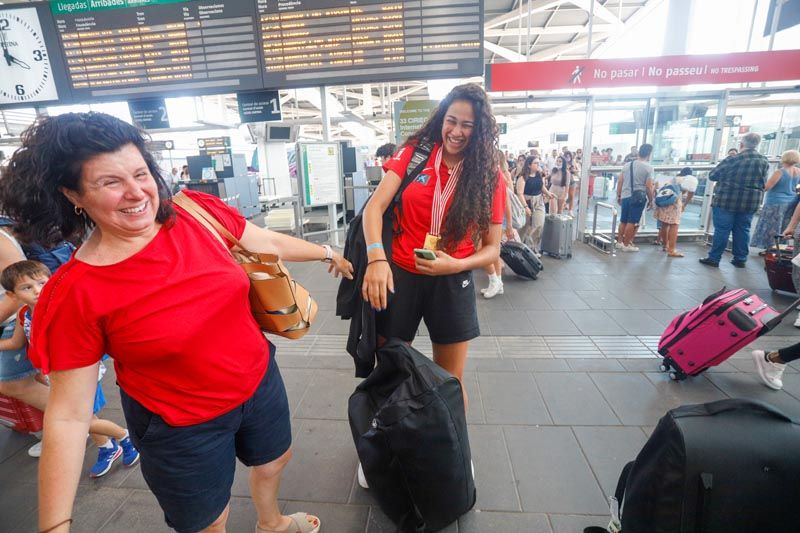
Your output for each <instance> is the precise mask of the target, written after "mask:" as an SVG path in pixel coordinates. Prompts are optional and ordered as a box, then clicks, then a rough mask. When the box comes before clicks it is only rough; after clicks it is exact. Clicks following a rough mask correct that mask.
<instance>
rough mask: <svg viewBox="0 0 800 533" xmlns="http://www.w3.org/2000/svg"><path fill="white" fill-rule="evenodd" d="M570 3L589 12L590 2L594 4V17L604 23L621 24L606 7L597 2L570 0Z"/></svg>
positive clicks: (595, 0)
mask: <svg viewBox="0 0 800 533" xmlns="http://www.w3.org/2000/svg"><path fill="white" fill-rule="evenodd" d="M570 2H571V3H573V4H575V5H576V6H578V7H579V8H581V9H583V10H584V11H586V12H589V11H590V8H591V6H590V2H594V14H595V16H596V17H599V18H601V19H603V20H605V21H606V22H610V23H611V24H617V25H619V24H622V21H621V20H619V19H618V18H617V16H616V15H615V14H614V13H612V12H611V10H609V9H608V8H607V7H605V6H604V5H603V4H601V3H600V2H598V1H597V0H570Z"/></svg>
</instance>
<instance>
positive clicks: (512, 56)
mask: <svg viewBox="0 0 800 533" xmlns="http://www.w3.org/2000/svg"><path fill="white" fill-rule="evenodd" d="M483 47H484V48H486V49H487V50H489V51H490V52H492V53H495V54H497V55H499V56H500V57H504V58H506V59H508V60H509V61H511V62H512V63H518V62H520V61H525V56H524V55H522V54H519V53H517V52H515V51H513V50H509V49H508V48H506V47H505V46H500V45H499V44H494V43H492V42H489V41H483Z"/></svg>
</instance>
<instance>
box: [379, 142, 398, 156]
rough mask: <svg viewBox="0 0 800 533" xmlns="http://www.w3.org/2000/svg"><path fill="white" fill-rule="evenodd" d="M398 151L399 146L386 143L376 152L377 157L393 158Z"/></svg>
mask: <svg viewBox="0 0 800 533" xmlns="http://www.w3.org/2000/svg"><path fill="white" fill-rule="evenodd" d="M396 151H397V146H396V145H394V144H392V143H386V144H384V145H381V146H379V147H378V149H377V150H376V151H375V157H392V156H393V155H394V153H395V152H396Z"/></svg>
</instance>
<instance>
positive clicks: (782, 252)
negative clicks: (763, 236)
mask: <svg viewBox="0 0 800 533" xmlns="http://www.w3.org/2000/svg"><path fill="white" fill-rule="evenodd" d="M793 255H794V246H789V245H786V244H781V236H780V235H777V236H775V246H772V247H770V248H767V251H766V252H765V253H764V270H766V272H767V281H768V282H769V288H770V289H772V290H773V291H784V292H790V293H796V292H797V291H796V290H795V287H794V282H793V281H792V256H793Z"/></svg>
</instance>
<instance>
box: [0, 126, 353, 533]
mask: <svg viewBox="0 0 800 533" xmlns="http://www.w3.org/2000/svg"><path fill="white" fill-rule="evenodd" d="M185 194H186V195H187V196H188V197H191V199H192V200H194V201H195V202H196V203H197V204H199V205H200V206H201V207H202V208H204V209H205V210H206V211H207V212H209V213H210V215H211V216H213V217H214V218H215V219H216V220H217V222H219V223H220V224H221V225H222V227H224V228H225V229H226V230H227V231H228V232H229V233H230V234H232V235H233V236H234V237H235V238H236V239H238V241H239V242H240V243H241V245H242V246H243V247H246V248H247V249H248V250H252V251H253V252H256V253H272V254H277V255H278V256H279V257H281V258H283V259H285V260H288V261H327V262H328V263H329V264H330V265H329V270H332V271H333V272H334V273H335V274H339V273H341V274H343V275H345V276H348V277H349V276H351V271H352V266H351V265H350V263H349V262H348V261H347V260H346V259H344V258H343V257H341V255H339V254H337V253H334V252H333V251H332V250H331V249H330V247H323V246H320V245H317V244H312V243H309V242H306V241H302V240H299V239H295V238H293V237H289V236H287V235H282V234H280V233H275V232H272V231H269V230H266V229H263V228H259V227H258V226H255V225H254V224H252V223H250V222H248V221H246V220H245V219H244V217H242V216H241V215H240V214H239V213H238V212H237V211H236V210H235V209H234V208H232V207H229V206H228V205H226V204H224V203H223V202H222V201H221V200H220V199H219V198H216V197H214V196H210V195H207V194H203V193H199V192H186V193H185ZM0 205H2V208H3V209H4V210H5V212H6V213H7V214H8V215H9V216H10V217H12V218H13V219H14V220H16V221H17V223H18V226H17V227H18V228H20V231H21V232H23V233H25V236H26V237H29V239H28V240H32V241H39V242H43V243H47V242H49V241H51V240H59V239H62V238H64V239H69V238H71V237H76V236H84V235H86V234H87V233H88V237H87V239H86V240H85V242H84V243H83V245H82V246H81V247H80V248H78V250H77V252H76V253H75V255H74V256H73V258H72V259H71V260H70V261H69V262H67V263H66V264H64V265H63V266H62V267H61V268H60V269H59V271H58V272H57V273H56V274H55V275H54V276H53V277H52V278H50V281H48V283H47V284H46V285H45V287H44V290H43V291H42V294H41V296H40V298H39V302H38V304H37V307H36V313H35V314H34V316H33V325H32V328H31V341H30V344H29V356H30V358H31V361H32V362H33V363H34V365H35V366H37V367H39V368H41V370H42V372H43V373H45V374H48V375H49V376H50V383H51V392H50V397H49V401H48V404H47V410H46V411H45V420H44V441H43V442H44V445H43V449H42V457H41V462H40V466H39V524H40V530H45V531H50V532H58V533H61V532H64V531H68V530H69V528H70V524H71V522H72V518H71V515H72V512H73V501H74V499H75V493H76V490H77V487H78V477H79V474H80V467H81V463H82V460H83V456H84V452H85V448H86V446H85V441H86V434H87V431H88V428H89V423H90V421H91V415H92V404H93V400H94V395H95V388H96V386H97V375H98V364H99V361H100V358H101V357H102V356H103V354H104V353H106V351H107V352H108V353H110V354H111V356H112V358H113V359H114V368H115V370H116V374H117V382H118V383H119V386H120V395H121V399H122V409H123V412H124V414H125V419H126V421H127V424H128V429H129V431H130V436H131V439H132V440H133V442H134V444H135V445H136V447H137V448H138V450H139V452H140V454H141V461H140V464H141V469H142V474H143V475H144V479H145V481H146V483H147V485H148V487H149V488H150V490H151V491H152V492H153V494H154V495H155V497H156V499H157V500H158V503H159V505H160V506H161V508H162V510H163V511H164V517H165V519H166V521H167V524H168V525H169V526H170V527H172V528H173V529H175V530H176V531H179V532H186V533H190V532H191V533H194V532H197V531H204V532H222V531H225V523H226V520H227V518H228V513H229V508H230V507H229V503H228V502H229V500H230V495H231V486H232V484H233V476H234V471H235V468H236V460H237V458H238V459H239V460H240V461H241V462H242V463H244V464H245V465H247V466H249V467H250V469H249V470H250V476H249V477H250V491H251V495H252V498H253V502H254V504H255V508H256V512H257V515H258V520H257V523H256V526H255V529H256V532H257V533H286V532H291V533H296V532H298V531H300V532H301V533H316V532H318V531H319V529H320V522H319V519H318V518H316V517H314V516H312V515H307V514H306V513H294V514H293V515H291V516H285V515H283V514H281V512H280V506H279V505H278V486H279V484H280V478H281V472H282V470H283V468H284V466H285V465H286V464H287V462H288V461H289V459H290V457H291V449H290V446H291V438H292V435H291V428H290V419H289V405H288V401H287V398H286V390H285V388H284V385H283V381H282V379H281V375H280V372H279V371H278V367H277V364H276V362H275V359H274V352H275V347H274V346H273V345H272V344H271V343H270V342H269V341H268V340H267V339H266V338H265V337H264V335H263V333H262V331H261V329H260V328H259V326H258V324H257V323H256V320H255V318H254V317H253V315H252V313H251V308H250V302H249V299H248V293H249V290H250V281H249V279H248V276H247V275H246V274H245V272H244V270H242V268H241V267H240V266H239V265H238V264H237V263H236V262H235V261H234V260H233V259H232V257H231V254H230V253H229V250H227V249H225V248H224V247H223V246H222V243H221V242H220V241H219V240H218V239H217V238H216V237H215V236H214V235H212V233H211V232H210V231H209V230H208V229H206V227H204V225H203V224H201V223H200V222H199V221H198V220H197V219H195V218H194V217H193V216H192V215H191V214H190V213H189V212H188V211H186V210H184V209H183V208H181V207H178V206H176V205H174V204H173V202H172V201H171V193H170V191H169V190H168V189H167V186H166V183H165V182H164V180H163V179H162V178H161V175H160V171H159V168H158V165H157V164H156V162H155V160H154V159H153V156H152V155H151V154H150V153H149V152H148V151H147V149H146V148H145V137H144V134H143V133H142V132H141V131H139V130H138V129H136V128H135V127H133V126H131V125H130V124H127V123H125V122H123V121H121V120H119V119H117V118H114V117H111V116H109V115H105V114H102V113H68V114H64V115H59V116H55V117H44V118H42V119H40V120H39V121H38V122H37V123H36V124H34V125H33V126H31V127H30V128H29V129H28V130H27V131H26V132H25V133H23V135H22V148H21V149H20V150H17V152H15V153H14V155H13V157H12V158H11V161H10V163H9V165H8V167H6V169H5V170H4V172H3V179H2V180H0ZM226 246H227V247H228V248H233V246H234V245H233V243H232V242H230V241H228V242H227V243H226ZM174 324H180V327H179V328H175V327H173V325H174Z"/></svg>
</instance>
